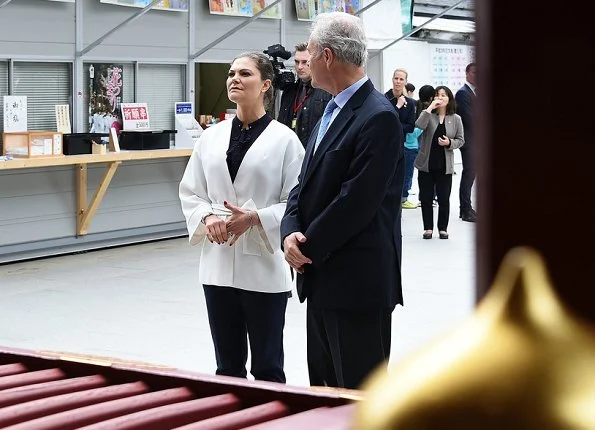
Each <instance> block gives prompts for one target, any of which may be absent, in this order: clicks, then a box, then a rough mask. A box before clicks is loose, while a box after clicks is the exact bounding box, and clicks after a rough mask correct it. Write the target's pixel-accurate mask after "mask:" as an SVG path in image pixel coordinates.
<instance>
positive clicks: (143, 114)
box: [121, 103, 151, 131]
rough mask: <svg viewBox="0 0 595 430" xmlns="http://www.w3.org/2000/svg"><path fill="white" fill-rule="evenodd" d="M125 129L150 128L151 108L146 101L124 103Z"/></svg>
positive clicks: (123, 117)
mask: <svg viewBox="0 0 595 430" xmlns="http://www.w3.org/2000/svg"><path fill="white" fill-rule="evenodd" d="M121 106H122V119H123V121H124V127H123V130H126V131H137V130H150V129H151V125H150V122H149V109H148V107H147V104H146V103H122V104H121Z"/></svg>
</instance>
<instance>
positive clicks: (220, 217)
mask: <svg viewBox="0 0 595 430" xmlns="http://www.w3.org/2000/svg"><path fill="white" fill-rule="evenodd" d="M273 77H274V71H273V67H272V64H271V62H270V60H269V59H268V57H267V56H265V55H263V54H261V53H258V52H248V53H244V54H241V55H240V56H238V57H236V58H235V59H234V60H233V62H232V64H231V67H230V69H229V74H228V77H227V93H228V97H229V99H230V100H231V101H233V102H235V103H236V104H237V116H236V118H234V119H233V120H225V121H222V122H220V123H218V124H216V125H214V126H212V127H210V128H208V129H206V130H205V131H204V133H203V134H202V135H201V137H200V139H199V141H198V142H197V143H196V146H195V147H194V151H193V152H192V155H191V157H190V160H189V162H188V166H187V167H186V171H185V172H184V176H183V177H182V180H181V182H180V188H179V192H180V200H181V203H182V211H183V212H184V216H185V218H186V224H187V227H188V233H189V237H190V244H191V245H198V246H200V247H201V249H202V252H201V259H200V265H199V270H198V277H199V282H200V283H201V284H203V289H204V293H205V299H206V304H207V313H208V316H209V325H210V329H211V335H212V338H213V343H214V347H215V358H216V361H217V374H218V375H227V376H236V377H242V378H245V377H246V360H247V355H248V344H247V341H248V339H249V342H250V353H251V357H252V362H251V369H250V373H252V375H253V376H254V378H255V379H258V380H265V381H275V382H285V373H284V371H283V328H284V326H285V310H286V307H287V299H288V297H289V292H290V291H291V287H292V282H291V275H290V271H289V266H288V265H287V263H286V262H285V259H284V256H283V252H282V251H281V249H280V243H281V239H280V237H279V236H280V233H279V223H280V221H281V218H282V217H283V214H284V212H285V205H286V201H287V196H288V195H289V192H290V191H291V189H292V188H293V187H294V186H295V185H296V184H297V178H298V174H299V171H300V168H301V165H302V160H303V157H304V149H303V146H302V144H301V143H300V140H299V139H298V137H297V136H296V134H295V133H294V132H293V131H291V129H289V128H288V127H286V126H285V125H283V124H281V123H279V122H277V121H275V120H274V119H272V118H271V117H270V116H269V115H268V114H267V113H266V110H265V105H266V104H268V103H270V102H272V99H273V88H272V81H273Z"/></svg>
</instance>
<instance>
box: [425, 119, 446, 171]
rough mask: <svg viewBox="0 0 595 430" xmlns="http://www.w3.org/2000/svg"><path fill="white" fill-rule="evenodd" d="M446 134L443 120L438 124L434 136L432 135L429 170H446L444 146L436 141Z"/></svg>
mask: <svg viewBox="0 0 595 430" xmlns="http://www.w3.org/2000/svg"><path fill="white" fill-rule="evenodd" d="M445 135H446V126H445V125H444V122H442V123H440V124H438V127H436V131H435V132H434V136H433V137H432V147H431V148H430V161H429V163H428V169H429V170H430V171H437V172H442V173H445V172H446V153H445V152H444V147H443V146H440V144H439V143H438V138H439V137H442V136H445Z"/></svg>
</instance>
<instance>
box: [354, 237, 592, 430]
mask: <svg viewBox="0 0 595 430" xmlns="http://www.w3.org/2000/svg"><path fill="white" fill-rule="evenodd" d="M585 288H589V286H587V285H585ZM363 389H364V398H365V400H364V401H362V402H360V403H359V406H358V409H357V412H356V416H355V428H356V429H365V430H374V429H403V430H422V429H423V430H425V429H428V430H430V429H431V430H442V429H449V430H468V429H469V430H471V429H473V430H517V429H519V430H521V429H522V430H537V429H538V430H561V429H565V430H567V429H595V331H594V329H593V327H592V326H589V325H587V324H586V323H585V322H582V321H580V320H578V319H577V318H576V317H575V316H573V315H571V314H570V313H569V312H568V310H566V309H565V308H564V307H563V305H562V304H561V303H560V300H559V299H558V298H557V296H556V294H555V292H554V288H553V286H552V284H551V282H550V279H549V276H548V273H547V269H546V265H545V262H544V261H543V259H542V258H541V256H540V255H539V254H538V253H537V251H535V250H533V249H530V248H516V249H513V250H512V251H511V252H509V253H508V255H507V256H506V257H505V259H504V261H503V264H502V266H501V267H500V270H499V273H498V275H497V277H496V280H495V283H494V285H493V288H492V289H491V290H490V291H489V292H488V294H487V295H486V297H485V298H484V299H483V300H482V302H481V303H480V304H479V306H478V307H477V309H476V311H475V312H474V314H473V315H472V316H471V317H470V318H469V319H468V320H467V321H466V322H465V323H464V324H462V325H461V326H460V327H459V328H458V329H456V330H455V331H454V332H453V333H452V334H450V335H448V336H446V337H444V338H442V339H440V340H439V341H438V342H437V343H435V344H433V345H430V346H428V347H426V348H424V349H423V350H421V351H420V352H419V353H416V354H415V355H413V356H411V357H410V358H408V359H406V360H405V361H403V362H401V363H398V364H397V365H395V366H394V367H392V368H391V369H390V370H389V373H388V374H387V373H386V371H384V372H383V371H378V372H376V373H375V374H373V375H372V377H371V378H370V380H369V381H367V382H366V383H365V384H364V387H363Z"/></svg>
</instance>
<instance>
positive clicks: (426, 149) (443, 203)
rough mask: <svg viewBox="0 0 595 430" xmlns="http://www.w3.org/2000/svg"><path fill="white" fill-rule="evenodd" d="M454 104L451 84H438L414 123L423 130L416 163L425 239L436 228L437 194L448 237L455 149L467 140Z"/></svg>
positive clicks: (440, 228) (440, 221) (443, 229)
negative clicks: (434, 202) (426, 106)
mask: <svg viewBox="0 0 595 430" xmlns="http://www.w3.org/2000/svg"><path fill="white" fill-rule="evenodd" d="M455 108H456V102H455V98H454V96H453V95H452V91H450V89H449V88H448V87H445V86H438V87H436V92H435V96H434V100H433V101H432V103H431V104H430V106H428V108H427V109H425V110H423V111H422V112H421V113H420V115H419V117H418V118H417V121H415V126H416V127H417V128H420V129H422V130H423V133H422V135H421V144H420V148H419V152H418V154H417V157H416V158H415V163H414V164H415V167H416V168H417V170H418V172H417V181H418V185H419V200H420V202H421V216H422V219H423V223H424V232H423V238H424V239H431V238H432V234H433V230H434V209H433V207H432V206H433V202H432V199H433V197H434V195H436V196H437V198H438V222H437V225H438V234H439V237H440V239H448V219H449V217H450V191H451V188H452V174H453V172H454V150H455V149H457V148H460V147H461V146H463V144H464V143H465V139H464V135H463V122H462V121H461V117H460V116H459V115H457V114H456V113H455ZM434 193H436V194H434Z"/></svg>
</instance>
